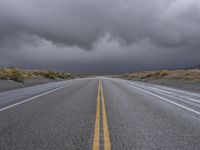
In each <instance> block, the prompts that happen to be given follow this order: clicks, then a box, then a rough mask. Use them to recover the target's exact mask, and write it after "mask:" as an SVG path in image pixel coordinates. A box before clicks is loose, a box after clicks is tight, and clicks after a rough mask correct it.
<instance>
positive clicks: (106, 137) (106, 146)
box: [100, 82, 111, 150]
mask: <svg viewBox="0 0 200 150" xmlns="http://www.w3.org/2000/svg"><path fill="white" fill-rule="evenodd" d="M100 83H101V100H102V113H103V114H102V116H103V129H104V150H111V144H110V136H109V130H108V122H107V115H106V108H105V99H104V94H103V87H102V82H100Z"/></svg>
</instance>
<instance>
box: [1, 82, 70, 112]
mask: <svg viewBox="0 0 200 150" xmlns="http://www.w3.org/2000/svg"><path fill="white" fill-rule="evenodd" d="M71 84H73V83H72V82H71V83H69V84H67V85H64V86H61V87H58V88H55V89H53V90H50V91H47V92H44V93H41V94H39V95H36V96H33V97H31V98H28V99H24V100H22V101H20V102H17V103H14V104H12V105H9V106H6V107H3V108H0V112H1V111H4V110H7V109H10V108H12V107H15V106H17V105H20V104H23V103H25V102H28V101H30V100H33V99H36V98H38V97H41V96H44V95H46V94H49V93H52V92H55V91H58V90H60V89H63V88H65V87H67V86H69V85H71Z"/></svg>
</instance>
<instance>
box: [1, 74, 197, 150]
mask: <svg viewBox="0 0 200 150" xmlns="http://www.w3.org/2000/svg"><path fill="white" fill-rule="evenodd" d="M111 149H112V150H200V94H199V93H191V92H188V91H182V90H177V89H173V88H168V87H164V86H158V85H152V84H147V83H141V82H132V81H125V80H121V79H112V78H106V77H96V78H85V79H75V80H68V81H62V82H57V83H48V84H43V85H37V86H32V87H26V88H23V89H16V90H11V91H6V92H0V150H111Z"/></svg>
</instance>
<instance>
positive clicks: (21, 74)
mask: <svg viewBox="0 0 200 150" xmlns="http://www.w3.org/2000/svg"><path fill="white" fill-rule="evenodd" d="M28 78H39V79H42V78H47V79H73V78H74V76H73V75H72V74H70V73H65V72H54V71H47V70H25V69H19V68H12V67H11V68H2V69H0V79H2V80H14V81H17V82H23V81H24V79H28Z"/></svg>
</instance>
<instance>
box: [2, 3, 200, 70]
mask: <svg viewBox="0 0 200 150" xmlns="http://www.w3.org/2000/svg"><path fill="white" fill-rule="evenodd" d="M199 26H200V1H199V0H0V54H1V56H0V57H2V56H3V55H4V56H5V55H6V54H7V53H8V51H12V50H13V49H19V50H18V51H19V53H22V51H23V54H24V55H25V54H26V52H27V57H29V54H28V52H29V53H32V52H35V51H37V49H40V53H47V52H48V50H47V49H49V48H52V49H54V50H55V51H56V47H57V48H58V49H64V48H66V49H67V50H65V51H62V52H61V55H62V54H63V55H69V56H71V57H70V58H74V59H77V55H79V54H77V50H74V47H77V48H76V49H82V50H90V51H91V50H98V51H101V52H102V58H103V57H105V56H103V54H105V53H106V54H107V53H109V54H110V56H109V59H108V60H113V61H117V59H115V58H118V57H119V59H120V56H121V55H123V52H124V51H126V50H125V49H127V50H128V51H130V52H129V53H130V54H128V55H129V57H128V56H124V59H125V60H127V61H128V62H130V63H135V64H139V63H140V61H141V60H142V59H146V58H148V56H146V57H145V55H146V54H148V55H151V54H152V55H154V56H155V57H156V56H157V57H158V56H159V57H160V56H161V55H159V53H160V52H163V53H165V52H164V51H169V58H170V54H171V55H177V54H178V53H180V52H184V54H187V55H188V54H190V55H191V56H190V57H194V62H198V58H196V56H197V55H200V52H199V48H200V27H199ZM107 35H109V36H108V37H109V38H105V37H106V36H107ZM101 39H107V41H108V42H109V41H110V42H111V43H112V41H116V42H117V43H119V44H118V47H116V48H115V49H117V50H116V51H118V53H117V54H118V55H117V56H116V55H113V57H115V58H112V55H111V53H115V51H114V50H111V49H109V48H107V49H106V50H107V51H106V52H105V50H102V49H103V48H105V47H104V45H103V44H99V43H100V41H101ZM44 41H47V42H48V45H47V44H41V43H43V42H44ZM144 41H148V42H144ZM51 42H52V43H53V45H54V46H50V45H51ZM43 45H46V47H45V48H44V47H43ZM138 45H139V46H138ZM41 47H42V49H41ZM149 47H151V48H149ZM20 49H21V50H20ZM24 49H27V50H26V52H24ZM123 49H124V50H123ZM146 49H148V50H147V51H146ZM188 50H189V51H188ZM42 51H43V52H42ZM78 51H79V50H78ZM109 51H110V52H109ZM170 51H173V52H170ZM55 53H56V52H55ZM79 53H82V54H81V56H79V57H80V60H82V59H83V60H82V61H83V62H84V60H85V59H86V58H85V57H87V56H90V55H91V54H88V52H85V53H84V52H79ZM89 53H95V52H89ZM75 54H76V55H75ZM38 55H41V54H38ZM47 55H48V54H47ZM100 55H101V54H100ZM181 55H183V54H181ZM130 56H131V57H130ZM25 57H26V55H25ZM25 57H24V58H25ZM48 57H51V56H48ZM93 57H94V60H92V59H89V60H91V62H90V65H88V64H87V63H85V65H88V66H91V64H93V66H95V65H96V66H98V63H99V62H96V60H97V57H98V56H93ZM126 57H127V58H126ZM132 57H133V58H135V59H136V60H134V61H132V59H131V58H132ZM188 57H189V55H188ZM51 58H52V57H51ZM67 58H68V56H67ZM149 58H150V57H149ZM152 58H153V57H152ZM152 58H151V59H152ZM171 58H173V56H171ZM1 59H2V60H3V58H1ZM5 59H6V58H5V57H4V60H5ZM16 59H17V58H16ZM30 59H33V60H34V59H35V60H37V56H35V57H31V58H30ZM52 59H53V58H52ZM58 59H60V58H58ZM62 59H63V61H64V60H65V59H64V58H62ZM87 59H88V58H87ZM174 59H175V58H174ZM12 61H14V57H13V59H12ZM54 61H56V60H54ZM147 61H150V60H148V59H147ZM187 61H188V59H187V58H185V65H186V64H187V63H191V64H192V63H194V62H192V61H189V62H187ZM2 62H3V61H2ZM4 62H7V61H4ZM16 62H17V60H16ZM36 62H37V61H36ZM34 63H35V62H33V64H34ZM65 63H69V64H71V63H72V61H67V60H65V61H64V62H63V64H65ZM141 63H142V62H141ZM144 63H148V62H144ZM100 64H101V63H100ZM114 64H115V63H114ZM116 64H117V63H116ZM125 64H127V63H125ZM163 64H164V63H163ZM166 64H167V62H166ZM71 66H72V68H73V64H72V65H71ZM76 66H78V65H76ZM104 66H106V65H103V62H102V68H103V67H104ZM124 66H125V65H124ZM91 68H92V67H91ZM77 70H78V69H77ZM91 70H92V69H91Z"/></svg>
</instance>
